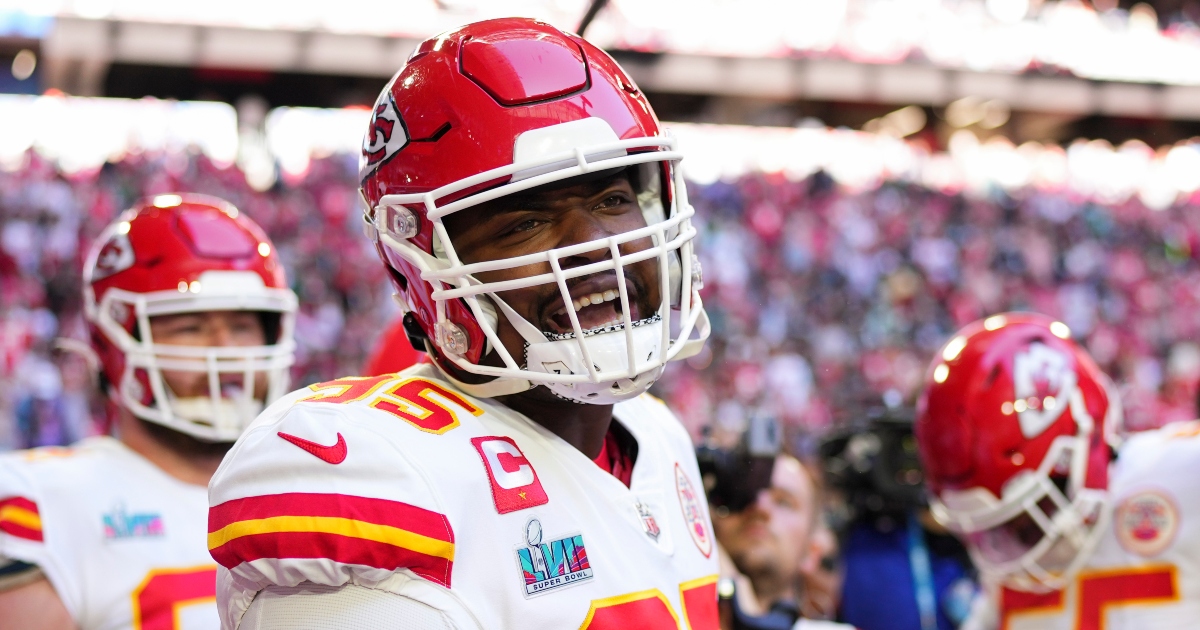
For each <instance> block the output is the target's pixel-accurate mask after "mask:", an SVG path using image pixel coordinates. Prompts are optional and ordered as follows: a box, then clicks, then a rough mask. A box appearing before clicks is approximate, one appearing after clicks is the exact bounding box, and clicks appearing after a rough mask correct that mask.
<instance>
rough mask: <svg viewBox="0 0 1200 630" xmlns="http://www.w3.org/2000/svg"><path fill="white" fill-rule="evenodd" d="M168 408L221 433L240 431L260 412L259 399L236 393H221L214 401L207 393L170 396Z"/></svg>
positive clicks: (261, 408)
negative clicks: (231, 395) (169, 406)
mask: <svg viewBox="0 0 1200 630" xmlns="http://www.w3.org/2000/svg"><path fill="white" fill-rule="evenodd" d="M170 404H171V411H172V412H174V414H175V415H176V416H177V417H178V418H180V419H182V420H187V421H190V422H196V423H204V424H211V425H212V427H213V430H214V431H215V433H216V434H217V435H220V436H229V435H233V436H237V435H241V433H242V430H243V429H245V428H246V426H247V425H249V424H250V423H251V422H252V421H253V420H254V419H255V418H257V417H258V414H260V413H262V410H263V404H262V401H260V400H257V399H254V398H249V399H247V398H245V397H242V396H238V397H236V398H225V397H221V398H218V399H217V400H216V401H214V400H213V399H212V398H211V397H208V396H197V397H193V398H174V397H172V398H171V403H170Z"/></svg>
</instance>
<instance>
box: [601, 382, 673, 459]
mask: <svg viewBox="0 0 1200 630" xmlns="http://www.w3.org/2000/svg"><path fill="white" fill-rule="evenodd" d="M613 415H614V416H616V417H617V419H619V420H620V421H621V422H622V423H623V424H625V425H626V426H628V427H630V428H631V429H633V430H634V431H635V433H639V434H640V435H644V436H654V437H655V438H657V439H659V440H662V441H663V442H664V443H665V444H667V445H668V446H670V447H672V448H674V449H675V450H682V451H688V452H691V450H692V441H691V437H690V436H689V435H688V432H687V429H685V428H684V427H683V425H682V424H681V423H680V422H679V419H678V418H677V417H675V414H674V413H673V412H672V411H671V409H670V408H669V407H668V406H667V404H666V403H665V402H663V401H662V399H660V398H658V397H657V396H654V395H652V394H649V393H646V394H642V395H641V396H638V397H637V398H633V399H630V400H627V401H625V402H622V403H618V404H617V405H616V407H615V408H614V409H613Z"/></svg>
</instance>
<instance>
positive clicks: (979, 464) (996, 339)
mask: <svg viewBox="0 0 1200 630" xmlns="http://www.w3.org/2000/svg"><path fill="white" fill-rule="evenodd" d="M1120 422H1121V411H1120V403H1119V401H1118V400H1117V399H1116V398H1115V394H1114V392H1113V388H1112V387H1111V385H1110V383H1109V380H1108V378H1107V377H1106V376H1105V375H1104V374H1103V373H1102V372H1101V371H1100V370H1099V368H1098V367H1097V366H1096V365H1095V363H1094V362H1093V361H1092V360H1091V358H1090V357H1089V356H1087V354H1086V352H1084V351H1083V350H1082V349H1081V348H1080V347H1079V346H1078V345H1077V344H1075V343H1074V342H1073V341H1072V340H1071V335H1070V330H1069V329H1068V328H1067V326H1065V325H1064V324H1062V323H1061V322H1056V321H1053V320H1051V319H1050V318H1047V317H1044V316H1041V315H1035V314H1028V313H1006V314H1002V315H995V316H993V317H989V318H987V319H985V320H982V321H979V322H975V323H974V324H971V325H969V326H967V327H966V328H964V329H963V330H961V331H959V332H958V333H957V334H956V335H955V336H954V337H953V338H952V339H951V340H950V341H949V342H947V343H946V345H945V346H944V347H943V348H942V350H941V352H940V353H939V356H938V357H936V358H935V360H934V362H933V365H932V366H931V367H930V371H929V376H928V378H927V380H926V390H925V392H924V394H923V395H922V398H921V400H920V403H919V408H918V419H917V425H916V433H917V440H918V444H919V446H920V451H921V455H922V459H923V462H924V466H925V471H926V477H927V483H928V486H929V488H930V490H931V491H932V492H933V493H934V494H935V498H934V499H933V500H932V502H931V507H932V509H933V513H934V515H935V517H936V518H937V519H938V520H939V521H940V522H942V523H943V524H944V525H946V526H947V527H948V528H950V529H951V530H952V531H954V532H955V533H956V534H958V535H959V536H960V537H962V538H963V540H964V542H965V543H966V544H967V547H968V549H969V550H970V552H971V555H972V558H973V559H974V561H975V563H976V565H977V566H978V567H979V569H980V571H981V573H982V575H983V577H984V581H985V583H986V584H987V585H988V586H989V589H988V599H987V600H985V603H984V605H981V606H977V607H976V608H977V610H976V611H975V614H973V618H972V619H971V620H969V623H970V627H972V628H1004V629H1008V630H1027V629H1028V630H1033V629H1035V628H1036V629H1039V630H1041V629H1047V630H1100V629H1101V628H1107V629H1108V630H1134V629H1137V630H1142V629H1144V628H1154V629H1155V630H1175V629H1183V628H1197V627H1200V477H1198V476H1197V475H1196V471H1197V470H1200V425H1198V424H1197V423H1186V424H1176V425H1169V426H1167V427H1164V428H1162V429H1159V430H1156V431H1150V432H1145V433H1140V434H1135V435H1133V436H1132V437H1130V438H1129V439H1127V440H1126V441H1124V443H1119V440H1118V435H1117V433H1118V430H1119V428H1120V427H1119V425H1120Z"/></svg>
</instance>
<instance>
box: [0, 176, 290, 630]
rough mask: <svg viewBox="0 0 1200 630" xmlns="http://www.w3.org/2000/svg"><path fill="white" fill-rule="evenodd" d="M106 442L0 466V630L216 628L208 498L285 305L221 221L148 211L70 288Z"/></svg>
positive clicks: (174, 201) (234, 228) (256, 246)
mask: <svg viewBox="0 0 1200 630" xmlns="http://www.w3.org/2000/svg"><path fill="white" fill-rule="evenodd" d="M83 279H84V305H85V309H86V310H85V315H86V318H87V321H88V324H89V327H90V331H91V336H92V345H93V347H94V350H95V353H96V354H97V355H98V359H99V365H100V366H101V367H102V380H104V381H106V382H107V390H108V394H109V396H110V399H111V402H112V406H111V407H112V409H114V417H113V418H112V421H113V423H114V427H115V433H116V436H117V437H116V438H112V437H95V438H89V439H86V440H84V441H82V442H79V443H78V444H76V445H74V446H73V447H71V448H42V449H34V450H31V451H25V452H14V453H8V454H5V455H3V456H0V628H5V629H8V628H20V629H22V630H29V629H41V628H45V629H58V628H82V629H84V630H87V629H90V628H131V627H132V628H217V627H219V618H218V616H217V611H216V606H215V591H216V565H214V564H213V563H212V558H211V557H210V556H209V554H208V550H207V547H206V545H205V523H206V522H207V518H206V515H207V511H208V500H207V484H208V480H209V477H211V476H212V473H213V472H214V471H215V470H216V469H217V465H218V464H219V463H220V461H221V458H222V456H224V454H225V452H226V451H227V450H228V449H229V447H230V446H231V445H232V444H233V441H234V440H235V439H236V438H237V436H238V435H239V434H240V433H241V431H242V429H243V428H244V427H245V426H246V425H247V424H249V422H250V421H251V420H253V419H254V417H255V416H256V415H257V414H258V413H259V412H260V411H261V410H262V409H263V407H264V405H265V404H266V403H268V402H270V401H271V400H272V399H274V398H277V397H279V396H280V395H282V394H284V393H285V392H286V391H287V376H288V367H289V366H290V365H291V363H292V355H293V346H294V344H293V342H292V324H293V320H294V316H295V311H296V296H295V294H294V293H293V292H292V291H291V290H290V289H289V288H288V287H287V283H286V282H285V280H284V271H283V266H282V265H281V264H280V261H279V258H278V256H277V254H276V252H275V249H274V247H273V246H272V244H271V242H270V241H269V240H268V239H267V237H266V235H265V234H264V233H263V231H262V230H261V229H259V227H258V226H257V225H255V224H254V222H252V221H251V220H250V219H248V218H247V217H246V216H245V215H243V214H241V213H239V212H238V210H237V208H234V207H233V206H231V205H230V204H228V203H226V202H224V201H221V200H220V199H216V198H212V197H206V196H200V195H159V196H157V197H154V198H152V199H147V200H144V201H142V202H139V203H138V204H137V205H135V206H134V207H133V208H132V209H130V210H128V211H126V212H124V213H123V214H121V215H120V216H119V217H118V218H117V220H116V221H115V222H113V223H112V224H111V225H109V226H108V227H107V228H106V229H105V230H104V232H103V233H102V234H101V235H100V237H99V238H98V239H97V240H96V242H95V244H94V246H93V247H92V249H91V251H90V253H89V254H88V257H87V259H86V263H85V267H84V272H83Z"/></svg>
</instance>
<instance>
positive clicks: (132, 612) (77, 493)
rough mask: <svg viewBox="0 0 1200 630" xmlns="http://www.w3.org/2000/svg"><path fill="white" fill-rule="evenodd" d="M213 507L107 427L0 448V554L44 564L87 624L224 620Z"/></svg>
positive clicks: (191, 625)
mask: <svg viewBox="0 0 1200 630" xmlns="http://www.w3.org/2000/svg"><path fill="white" fill-rule="evenodd" d="M207 509H208V501H207V496H206V492H205V488H204V487H203V486H195V485H190V484H186V483H184V482H182V481H179V480H177V479H175V478H173V477H171V476H169V475H167V474H166V473H164V472H163V471H162V470H161V469H159V468H158V467H157V466H155V465H154V464H152V463H150V462H149V461H147V460H146V459H144V458H142V457H141V456H140V455H138V454H136V453H134V452H133V451H131V450H130V449H129V448H127V447H126V446H125V445H124V444H122V443H121V442H119V441H118V440H115V439H113V438H110V437H96V438H89V439H87V440H83V441H82V442H79V443H78V444H76V445H75V446H73V447H70V448H61V447H51V448H39V449H33V450H29V451H15V452H11V453H6V454H4V455H0V558H3V559H7V560H19V561H22V562H26V563H30V564H36V565H37V566H38V567H40V568H41V570H42V572H43V573H44V574H45V576H46V578H47V579H48V580H49V581H50V584H51V585H52V586H53V587H54V590H55V591H56V592H57V593H58V596H59V598H60V599H61V600H62V602H63V604H64V605H65V606H66V609H67V611H68V612H70V613H71V616H72V617H73V618H74V619H75V622H76V623H77V624H78V625H79V627H80V628H81V629H82V630H118V629H125V628H139V629H145V630H151V629H155V630H191V629H215V628H217V627H219V619H218V617H217V609H216V603H215V600H216V569H217V567H216V565H215V564H214V563H213V560H212V558H211V557H210V556H209V554H208V550H207V548H206V547H205V544H204V542H205V523H206V513H207Z"/></svg>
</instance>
